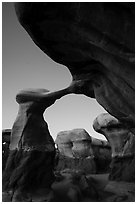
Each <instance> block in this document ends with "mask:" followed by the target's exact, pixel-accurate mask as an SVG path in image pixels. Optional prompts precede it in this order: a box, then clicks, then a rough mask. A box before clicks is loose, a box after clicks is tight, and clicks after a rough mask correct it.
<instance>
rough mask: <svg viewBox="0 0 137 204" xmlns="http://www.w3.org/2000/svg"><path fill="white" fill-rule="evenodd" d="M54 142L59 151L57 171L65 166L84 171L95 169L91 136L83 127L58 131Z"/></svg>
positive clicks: (91, 171)
mask: <svg viewBox="0 0 137 204" xmlns="http://www.w3.org/2000/svg"><path fill="white" fill-rule="evenodd" d="M55 143H56V145H57V148H58V151H59V158H58V164H57V168H56V169H57V170H58V171H59V170H63V169H65V168H68V169H75V170H78V169H80V170H83V171H84V172H86V173H94V172H95V171H96V167H95V163H94V155H93V151H92V147H91V137H90V135H89V134H88V133H87V132H86V131H85V130H84V129H73V130H68V131H62V132H59V133H58V135H57V138H56V140H55Z"/></svg>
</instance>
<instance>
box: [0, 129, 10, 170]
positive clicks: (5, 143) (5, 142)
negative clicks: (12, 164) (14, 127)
mask: <svg viewBox="0 0 137 204" xmlns="http://www.w3.org/2000/svg"><path fill="white" fill-rule="evenodd" d="M10 135H11V129H4V130H2V170H4V169H5V166H6V162H7V159H8V156H9V145H10Z"/></svg>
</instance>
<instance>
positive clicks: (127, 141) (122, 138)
mask: <svg viewBox="0 0 137 204" xmlns="http://www.w3.org/2000/svg"><path fill="white" fill-rule="evenodd" d="M93 128H94V129H95V130H96V131H97V132H99V133H102V134H103V135H104V136H105V137H106V138H107V140H108V141H109V143H110V146H111V150H112V163H111V172H110V177H109V178H110V179H111V180H124V181H129V182H131V181H134V174H135V172H134V171H135V167H134V165H135V163H134V155H135V147H134V146H135V136H134V134H133V130H130V129H129V128H128V127H127V126H125V125H124V124H122V123H121V122H120V121H119V120H118V119H116V118H115V117H113V116H111V115H110V114H108V113H103V114H101V115H99V116H98V117H97V118H96V119H95V120H94V122H93ZM131 131H132V132H131ZM127 172H128V173H127ZM129 172H130V173H129ZM131 175H132V176H131Z"/></svg>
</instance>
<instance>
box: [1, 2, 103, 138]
mask: <svg viewBox="0 0 137 204" xmlns="http://www.w3.org/2000/svg"><path fill="white" fill-rule="evenodd" d="M70 83H71V74H70V72H69V70H68V69H67V68H66V67H65V66H63V65H60V64H57V63H55V62H54V61H53V60H52V59H50V58H49V57H48V56H46V55H45V54H44V53H43V52H42V51H41V50H40V49H39V48H38V47H37V46H36V45H35V44H34V42H33V41H32V40H31V38H30V37H29V35H28V34H27V33H26V31H25V30H24V29H23V28H22V27H21V25H20V24H19V22H18V21H17V18H16V15H15V11H14V6H13V3H11V2H10V3H7V2H4V3H2V91H3V93H2V110H3V119H2V126H3V129H4V128H12V125H13V123H14V120H15V118H16V116H17V112H18V104H17V103H16V101H15V96H16V94H17V92H18V91H19V90H22V89H24V88H45V89H49V90H50V91H53V90H60V89H62V88H65V87H67V86H68V85H69V84H70ZM103 112H105V110H104V109H103V108H102V107H101V106H100V105H99V104H98V103H97V102H96V100H95V99H91V98H88V97H86V96H84V95H75V94H70V95H67V96H64V97H63V98H61V99H60V100H58V101H56V103H55V104H54V105H52V106H51V107H50V108H48V109H47V110H46V112H45V113H44V118H45V120H46V121H47V123H48V125H49V130H50V133H51V135H52V136H53V138H54V139H55V138H56V135H57V133H58V132H59V131H62V130H69V129H73V128H84V129H85V130H86V131H87V132H88V133H89V134H90V135H91V136H93V137H98V138H102V139H104V136H102V135H100V134H98V133H96V132H95V131H94V130H93V128H92V123H93V120H94V119H95V117H96V116H97V115H99V114H100V113H103Z"/></svg>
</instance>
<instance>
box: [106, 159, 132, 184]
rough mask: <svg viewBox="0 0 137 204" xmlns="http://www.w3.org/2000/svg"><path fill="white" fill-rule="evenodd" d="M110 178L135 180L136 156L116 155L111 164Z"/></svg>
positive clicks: (127, 180)
mask: <svg viewBox="0 0 137 204" xmlns="http://www.w3.org/2000/svg"><path fill="white" fill-rule="evenodd" d="M110 168H111V171H110V175H109V180H111V181H112V180H115V181H126V182H135V157H134V156H132V157H123V158H122V157H115V158H113V159H112V162H111V165H110Z"/></svg>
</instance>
